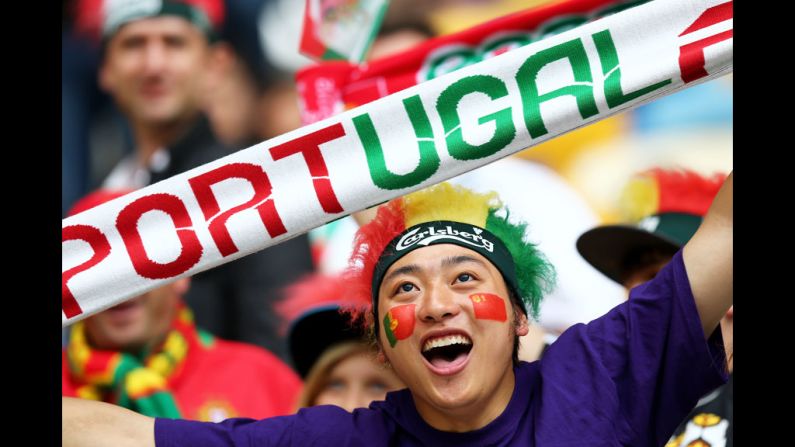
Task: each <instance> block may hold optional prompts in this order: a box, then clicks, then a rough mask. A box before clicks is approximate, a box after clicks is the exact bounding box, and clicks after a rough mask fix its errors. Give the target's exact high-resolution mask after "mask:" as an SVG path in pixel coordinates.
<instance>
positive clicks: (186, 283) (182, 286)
mask: <svg viewBox="0 0 795 447" xmlns="http://www.w3.org/2000/svg"><path fill="white" fill-rule="evenodd" d="M171 287H172V290H173V291H174V293H175V294H177V295H178V296H180V297H183V296H185V294H186V293H188V289H190V277H185V278H180V279H178V280H176V281H174V282H173V283H171Z"/></svg>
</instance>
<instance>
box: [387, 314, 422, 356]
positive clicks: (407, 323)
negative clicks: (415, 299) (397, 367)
mask: <svg viewBox="0 0 795 447" xmlns="http://www.w3.org/2000/svg"><path fill="white" fill-rule="evenodd" d="M416 306H417V305H416V304H402V305H400V306H395V307H393V308H391V309H389V312H387V313H386V315H385V316H384V332H386V338H387V339H388V340H389V346H391V347H393V348H394V347H395V345H396V344H397V342H398V340H403V339H405V338H408V337H409V336H410V335H411V334H412V333H413V332H414V321H415V316H414V315H415V313H414V308H415V307H416Z"/></svg>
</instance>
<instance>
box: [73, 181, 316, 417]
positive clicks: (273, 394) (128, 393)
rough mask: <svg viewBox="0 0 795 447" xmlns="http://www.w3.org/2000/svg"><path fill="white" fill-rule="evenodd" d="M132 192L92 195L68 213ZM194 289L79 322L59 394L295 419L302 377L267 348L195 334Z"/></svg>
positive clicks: (163, 293) (156, 411)
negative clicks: (186, 299) (189, 296)
mask: <svg viewBox="0 0 795 447" xmlns="http://www.w3.org/2000/svg"><path fill="white" fill-rule="evenodd" d="M127 192H129V190H100V191H97V192H94V193H92V194H89V195H88V196H86V197H85V198H84V199H82V200H80V201H78V202H77V203H76V204H75V206H74V207H73V209H72V210H71V212H70V215H71V214H76V213H79V212H82V211H85V210H87V209H90V208H93V207H94V206H97V205H101V204H102V203H105V202H107V201H109V200H112V199H115V198H117V197H120V196H122V195H124V194H126V193H127ZM189 287H190V279H189V278H182V279H178V280H177V281H175V282H172V283H170V284H167V285H164V286H161V287H158V288H156V289H153V290H150V291H149V292H146V293H144V294H143V295H141V296H138V297H136V298H133V299H131V300H129V301H125V302H124V303H122V304H119V305H117V306H114V307H111V308H110V309H107V310H105V311H103V312H100V313H98V314H96V315H93V316H91V317H89V318H86V319H85V320H83V321H80V322H77V323H75V324H74V325H73V326H72V327H71V332H70V337H69V342H68V344H67V347H66V348H65V349H64V350H63V358H62V377H61V378H62V381H61V383H62V391H61V392H62V394H63V395H64V396H76V397H82V398H84V399H91V400H101V401H104V402H111V403H115V404H117V405H120V406H122V407H125V408H129V409H131V410H133V411H136V412H139V413H141V414H144V415H148V416H159V417H169V418H184V419H194V420H200V421H220V420H223V419H226V418H229V417H237V416H246V417H253V418H262V417H270V416H280V415H285V414H290V413H292V412H293V408H294V407H293V403H294V402H295V399H296V398H297V396H298V393H299V392H300V389H301V381H300V379H299V378H298V376H296V374H295V373H294V372H293V371H292V370H291V369H290V368H289V367H288V366H287V365H286V364H284V363H283V362H282V361H280V360H279V359H278V358H276V357H275V356H274V355H273V354H271V353H269V352H267V351H265V350H263V349H260V348H258V347H256V346H251V345H247V344H243V343H236V342H230V341H225V340H221V339H218V338H215V337H213V335H211V334H210V333H209V332H206V331H204V330H202V329H198V328H196V326H195V325H194V323H193V316H192V313H191V311H190V310H189V309H188V308H187V307H186V306H185V305H184V303H183V301H182V297H183V296H184V295H185V293H186V292H187V291H188V289H189Z"/></svg>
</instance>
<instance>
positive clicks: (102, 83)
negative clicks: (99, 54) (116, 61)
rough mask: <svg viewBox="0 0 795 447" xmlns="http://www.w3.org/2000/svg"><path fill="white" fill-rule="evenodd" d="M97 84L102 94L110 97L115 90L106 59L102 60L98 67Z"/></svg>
mask: <svg viewBox="0 0 795 447" xmlns="http://www.w3.org/2000/svg"><path fill="white" fill-rule="evenodd" d="M97 82H99V87H100V88H101V89H102V91H103V92H105V93H107V94H110V95H112V94H113V91H114V89H115V86H116V83H115V82H114V79H113V73H111V70H110V69H109V68H108V61H107V57H106V58H105V60H103V61H102V62H101V63H100V65H99V74H98V79H97Z"/></svg>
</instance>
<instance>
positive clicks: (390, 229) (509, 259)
mask: <svg viewBox="0 0 795 447" xmlns="http://www.w3.org/2000/svg"><path fill="white" fill-rule="evenodd" d="M526 228H527V224H526V223H524V222H517V221H514V220H513V219H510V214H509V212H508V209H507V208H505V207H503V205H502V203H501V202H500V200H499V198H498V197H497V194H496V193H494V192H490V193H485V194H481V193H477V192H474V191H471V190H469V189H466V188H463V187H460V186H455V185H451V184H449V183H440V184H438V185H435V186H432V187H430V188H426V189H423V190H420V191H417V192H414V193H411V194H408V195H406V196H403V197H400V198H397V199H394V200H392V201H390V202H388V203H386V204H384V205H382V206H381V207H379V209H378V214H377V215H376V217H375V219H373V221H372V222H370V223H368V224H366V225H364V226H362V227H361V228H360V229H359V231H358V232H357V233H356V238H355V240H354V247H353V253H352V255H351V258H350V266H349V268H348V271H347V272H346V277H347V279H348V286H349V293H350V294H351V295H350V296H352V297H355V299H356V300H357V301H359V302H361V303H365V302H368V303H372V305H373V308H372V309H373V313H375V312H377V310H376V309H377V303H378V287H380V281H381V279H382V277H383V274H384V273H386V270H387V269H388V268H389V265H391V264H392V263H394V262H395V261H397V260H398V259H399V258H400V257H402V256H404V255H405V254H407V253H409V252H410V251H411V250H413V249H415V248H421V247H424V246H427V245H433V244H437V243H439V244H440V243H451V244H455V245H460V246H462V247H465V248H469V249H472V250H473V251H476V252H478V253H480V254H482V255H483V256H484V257H485V258H486V259H488V260H489V261H491V262H492V264H494V265H495V266H496V267H497V269H498V270H499V271H500V273H502V276H503V279H504V280H505V283H506V285H507V286H508V289H509V290H510V292H511V299H512V300H514V303H515V304H517V305H518V306H519V308H521V309H522V311H524V312H525V314H527V315H530V316H532V317H533V318H537V317H538V307H539V304H540V302H541V298H542V296H543V294H544V293H545V292H548V291H549V290H551V288H552V286H553V284H554V277H555V274H554V270H553V268H552V265H551V264H550V263H549V262H548V261H547V260H546V258H545V257H544V255H543V254H542V253H541V252H540V251H539V250H538V249H537V248H536V246H535V245H534V244H532V243H530V242H528V241H527V239H526ZM374 323H375V324H376V325H377V319H375V321H374ZM376 329H377V328H376Z"/></svg>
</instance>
